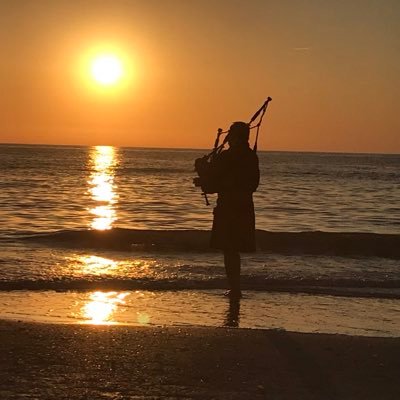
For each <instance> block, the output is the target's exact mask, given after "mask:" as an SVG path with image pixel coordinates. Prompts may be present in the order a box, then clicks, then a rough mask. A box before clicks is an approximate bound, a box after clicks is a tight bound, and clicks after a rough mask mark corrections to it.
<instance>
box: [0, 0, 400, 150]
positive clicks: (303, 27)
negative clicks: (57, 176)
mask: <svg viewBox="0 0 400 400" xmlns="http://www.w3.org/2000/svg"><path fill="white" fill-rule="evenodd" d="M398 21H400V1H398V0H333V1H326V0H291V1H289V0H279V1H278V0H247V1H239V0H213V1H211V0H158V1H155V0H146V1H144V0H142V1H135V0H130V1H128V0H125V1H122V0H114V1H97V0H91V1H89V0H80V1H70V0H68V1H63V0H18V1H15V0H0V51H1V63H0V74H1V79H0V143H45V144H80V145H115V146H139V147H182V148H209V147H211V146H212V144H213V142H214V138H215V134H216V131H217V129H218V128H220V127H221V128H224V129H226V128H228V127H229V125H230V124H231V123H232V122H234V121H238V120H244V121H248V120H249V119H250V117H251V115H252V114H253V113H254V112H255V111H256V109H257V108H258V107H259V106H261V104H262V103H263V101H264V100H265V99H266V98H267V97H268V96H271V97H272V99H273V100H272V102H271V103H270V106H269V109H268V112H267V115H266V117H265V119H264V123H263V126H262V130H261V133H260V140H259V149H261V150H283V151H286V150H288V151H327V152H336V151H337V152H367V153H370V152H372V153H375V152H377V153H400V118H399V111H398V105H399V104H400V81H399V76H400V24H399V23H398ZM104 52H106V53H107V54H114V55H116V56H117V57H118V58H119V60H120V61H121V63H122V65H123V69H124V75H123V79H121V81H119V82H118V83H116V84H115V85H111V86H107V87H102V86H101V85H99V84H97V83H96V82H95V81H94V80H93V77H92V76H90V72H88V71H89V67H88V66H89V65H90V62H91V61H92V60H93V59H94V58H95V57H96V55H98V54H102V53H104Z"/></svg>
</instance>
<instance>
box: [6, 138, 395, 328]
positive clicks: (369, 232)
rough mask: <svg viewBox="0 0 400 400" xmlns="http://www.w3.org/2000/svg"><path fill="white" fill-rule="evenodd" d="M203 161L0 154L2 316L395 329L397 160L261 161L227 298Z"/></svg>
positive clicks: (154, 155) (287, 157) (180, 155)
mask: <svg viewBox="0 0 400 400" xmlns="http://www.w3.org/2000/svg"><path fill="white" fill-rule="evenodd" d="M203 154H205V151H201V150H176V149H138V148H116V147H110V146H96V147H77V146H38V145H35V146H33V145H32V146H31V145H0V189H1V190H0V217H1V231H0V317H2V318H23V319H33V320H41V321H54V322H92V323H132V324H146V325H149V324H150V325H151V324H154V325H159V324H174V325H176V324H200V325H213V326H223V325H229V326H239V327H250V328H284V329H291V330H301V331H319V332H340V333H351V334H372V335H398V334H399V333H400V328H399V326H400V320H399V311H400V300H399V299H400V265H399V259H400V256H399V248H400V186H399V182H400V156H399V155H376V154H325V153H324V154H323V153H289V152H259V153H258V155H259V159H260V171H261V183H260V187H259V189H258V191H257V192H256V193H255V195H254V202H255V209H256V220H257V229H259V230H260V232H258V248H259V251H258V252H257V253H255V254H249V255H244V256H243V267H242V284H243V288H244V297H243V299H242V300H241V302H240V304H232V303H229V301H228V300H227V299H225V298H224V297H223V296H222V295H221V293H223V290H224V288H225V287H226V281H225V276H224V268H223V264H222V257H221V255H220V254H219V253H216V252H212V251H210V249H209V248H208V246H207V243H208V235H209V229H210V227H211V223H212V207H213V204H214V203H215V195H211V196H209V197H210V202H211V203H212V205H211V206H209V207H207V206H206V205H205V202H204V198H203V197H202V196H201V193H200V190H199V189H198V188H195V187H194V186H193V185H192V179H193V177H194V176H195V175H194V172H193V162H194V159H196V158H197V157H200V156H202V155H203ZM271 235H272V236H271ZM326 235H328V236H326Z"/></svg>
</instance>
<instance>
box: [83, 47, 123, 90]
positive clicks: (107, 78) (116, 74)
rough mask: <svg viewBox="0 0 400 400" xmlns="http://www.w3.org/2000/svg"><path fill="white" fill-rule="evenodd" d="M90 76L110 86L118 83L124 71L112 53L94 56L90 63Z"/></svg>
mask: <svg viewBox="0 0 400 400" xmlns="http://www.w3.org/2000/svg"><path fill="white" fill-rule="evenodd" d="M90 71H91V75H92V78H93V79H94V80H95V81H96V82H97V83H98V84H100V85H103V86H112V85H115V84H117V83H118V81H119V80H120V79H121V78H122V76H123V73H124V67H123V64H122V62H121V60H120V59H119V58H118V57H117V56H115V55H112V54H103V55H99V56H97V57H95V58H94V59H93V61H92V63H91V68H90Z"/></svg>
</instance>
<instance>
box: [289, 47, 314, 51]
mask: <svg viewBox="0 0 400 400" xmlns="http://www.w3.org/2000/svg"><path fill="white" fill-rule="evenodd" d="M293 50H294V51H310V50H311V47H293Z"/></svg>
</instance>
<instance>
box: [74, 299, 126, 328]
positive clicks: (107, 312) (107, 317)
mask: <svg viewBox="0 0 400 400" xmlns="http://www.w3.org/2000/svg"><path fill="white" fill-rule="evenodd" d="M128 295H129V293H128V292H120V293H118V292H101V291H97V292H93V293H90V294H89V299H88V301H87V302H86V303H84V305H83V306H82V309H81V314H82V315H81V318H83V321H82V323H89V324H95V325H104V324H117V321H114V320H113V314H114V312H115V311H116V309H117V307H119V306H121V305H124V304H125V297H127V296H128ZM78 318H79V316H78Z"/></svg>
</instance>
